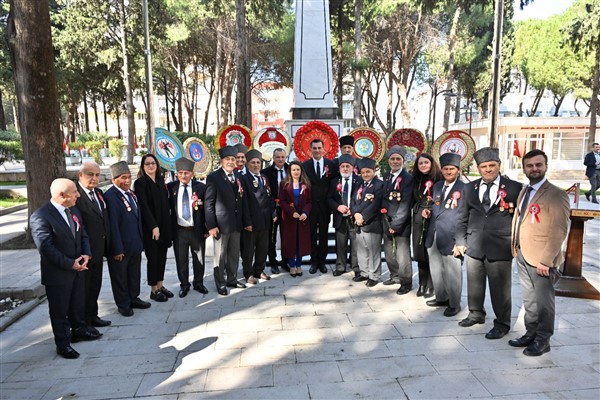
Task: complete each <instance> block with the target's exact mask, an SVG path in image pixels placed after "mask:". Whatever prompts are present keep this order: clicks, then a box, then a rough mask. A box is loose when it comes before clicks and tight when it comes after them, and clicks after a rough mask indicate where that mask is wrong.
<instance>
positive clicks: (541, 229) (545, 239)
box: [512, 181, 571, 267]
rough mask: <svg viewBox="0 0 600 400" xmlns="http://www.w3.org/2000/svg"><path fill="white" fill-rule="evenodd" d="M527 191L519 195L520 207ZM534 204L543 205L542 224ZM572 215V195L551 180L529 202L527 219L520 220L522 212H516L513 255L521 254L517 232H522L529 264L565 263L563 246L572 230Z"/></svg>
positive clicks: (552, 265) (541, 208) (521, 240)
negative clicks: (534, 213) (570, 200)
mask: <svg viewBox="0 0 600 400" xmlns="http://www.w3.org/2000/svg"><path fill="white" fill-rule="evenodd" d="M525 190H526V188H524V189H523V190H522V191H521V193H520V194H519V199H518V200H517V208H518V204H520V203H521V199H522V198H523V196H524V194H525ZM533 204H537V205H539V210H540V211H539V213H538V214H537V216H538V218H539V222H538V220H536V218H535V216H534V215H532V214H531V206H532V205H533ZM570 213H571V212H570V207H569V196H568V195H567V194H566V193H565V191H564V190H562V189H560V188H558V187H556V186H554V185H553V184H551V183H550V182H548V181H546V182H544V183H543V184H542V186H541V187H540V189H539V190H538V191H537V192H536V193H535V195H534V196H533V197H532V198H531V199H529V206H528V207H527V210H526V212H525V215H524V216H523V218H522V219H521V218H520V215H519V210H516V212H515V215H514V217H513V220H512V252H513V255H514V256H516V255H517V242H516V233H517V230H518V229H520V233H519V242H520V247H521V253H522V254H523V257H524V258H525V261H527V263H528V264H530V265H533V266H536V265H537V264H538V263H542V264H544V265H546V266H548V267H560V266H561V265H562V263H563V252H562V244H563V242H564V241H565V238H566V237H567V232H568V230H569V216H570ZM520 219H521V224H520V225H519V220H520Z"/></svg>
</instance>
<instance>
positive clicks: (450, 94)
mask: <svg viewBox="0 0 600 400" xmlns="http://www.w3.org/2000/svg"><path fill="white" fill-rule="evenodd" d="M440 94H443V95H444V96H447V97H456V93H454V92H453V91H452V89H450V90H448V89H444V90H440V91H438V88H437V84H436V85H434V87H433V126H432V127H431V146H433V141H434V140H435V110H436V109H437V97H438V96H439V95H440Z"/></svg>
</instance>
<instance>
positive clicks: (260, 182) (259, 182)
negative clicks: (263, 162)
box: [254, 175, 263, 189]
mask: <svg viewBox="0 0 600 400" xmlns="http://www.w3.org/2000/svg"><path fill="white" fill-rule="evenodd" d="M254 177H255V178H256V180H257V181H258V187H259V188H261V189H262V187H263V181H262V178H261V177H260V175H254Z"/></svg>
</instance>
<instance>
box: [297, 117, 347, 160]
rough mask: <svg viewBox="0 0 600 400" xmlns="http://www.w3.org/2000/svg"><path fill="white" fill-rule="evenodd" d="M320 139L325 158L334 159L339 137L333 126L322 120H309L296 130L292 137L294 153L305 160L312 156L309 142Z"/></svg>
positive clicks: (338, 147)
mask: <svg viewBox="0 0 600 400" xmlns="http://www.w3.org/2000/svg"><path fill="white" fill-rule="evenodd" d="M315 139H321V141H322V142H323V150H324V153H325V154H324V156H325V158H329V159H334V158H335V157H337V154H338V150H339V149H340V139H339V137H338V135H337V133H336V132H335V131H334V130H333V128H332V127H331V126H329V125H327V124H326V123H325V122H322V121H316V120H315V121H310V122H307V123H306V124H304V125H302V126H301V127H300V129H298V130H297V131H296V136H295V137H294V153H296V158H297V159H298V160H299V161H301V162H302V161H306V160H308V159H309V158H311V157H312V154H311V152H310V143H311V142H312V141H313V140H315Z"/></svg>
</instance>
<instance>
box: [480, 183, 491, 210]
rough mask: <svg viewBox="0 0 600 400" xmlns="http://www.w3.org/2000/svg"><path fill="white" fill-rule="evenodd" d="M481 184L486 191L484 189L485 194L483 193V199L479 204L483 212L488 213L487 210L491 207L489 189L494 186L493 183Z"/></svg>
mask: <svg viewBox="0 0 600 400" xmlns="http://www.w3.org/2000/svg"><path fill="white" fill-rule="evenodd" d="M483 184H484V185H486V186H487V189H485V192H484V193H483V199H481V204H482V205H483V209H484V210H485V212H488V210H489V209H490V207H491V206H492V202H491V201H490V189H491V188H492V186H494V182H490V183H486V182H484V183H483Z"/></svg>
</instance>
